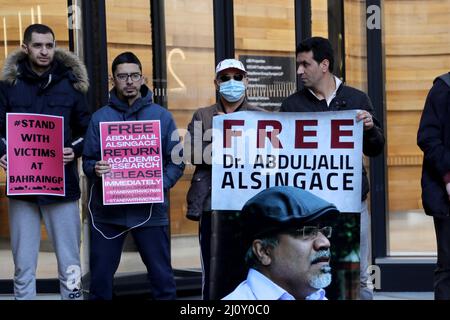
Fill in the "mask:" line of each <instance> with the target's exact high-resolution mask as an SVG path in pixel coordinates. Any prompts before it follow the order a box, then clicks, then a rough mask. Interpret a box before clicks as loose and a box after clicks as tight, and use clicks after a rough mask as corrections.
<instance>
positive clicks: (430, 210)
mask: <svg viewBox="0 0 450 320" xmlns="http://www.w3.org/2000/svg"><path fill="white" fill-rule="evenodd" d="M417 144H418V145H419V147H420V149H422V151H423V153H424V158H423V166H422V180H421V183H422V203H423V208H424V209H425V213H426V214H427V215H431V216H437V217H448V216H449V215H450V203H449V200H448V195H447V192H446V189H445V184H446V182H445V181H444V178H445V176H446V175H447V174H448V173H450V86H448V85H447V84H445V82H444V81H443V80H441V79H440V78H437V79H436V80H435V81H434V84H433V87H432V88H431V90H430V92H429V93H428V96H427V99H426V101H425V107H424V109H423V112H422V117H421V119H420V124H419V130H418V133H417ZM447 182H448V181H447Z"/></svg>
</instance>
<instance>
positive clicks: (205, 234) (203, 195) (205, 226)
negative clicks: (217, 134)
mask: <svg viewBox="0 0 450 320" xmlns="http://www.w3.org/2000/svg"><path fill="white" fill-rule="evenodd" d="M214 84H215V87H216V90H217V91H218V93H219V96H220V99H219V101H218V102H217V103H216V104H213V105H212V106H209V107H204V108H200V109H198V110H197V111H196V112H195V113H194V115H193V117H192V120H191V122H190V123H189V125H188V134H187V135H186V137H185V151H184V154H185V156H186V160H187V161H188V162H190V163H191V164H193V165H195V172H194V175H193V177H192V181H191V186H190V188H189V191H188V194H187V204H188V207H187V214H186V216H187V218H188V219H190V220H194V221H199V222H200V225H199V240H200V248H201V260H202V274H203V288H202V289H203V290H202V293H203V299H204V300H209V299H218V298H221V297H223V292H224V293H228V292H230V291H231V290H230V289H232V288H228V287H223V288H222V287H221V285H220V284H219V283H218V282H217V281H218V278H217V277H210V259H211V251H212V252H217V251H218V248H217V246H215V247H214V248H211V230H212V228H211V225H212V220H214V221H216V222H217V223H220V224H221V226H220V230H221V231H220V232H222V233H223V232H226V233H227V236H228V232H227V230H228V231H229V230H232V229H233V227H232V225H233V222H232V221H233V219H234V218H233V217H235V216H236V215H237V213H235V212H231V213H229V212H227V214H226V215H227V219H226V221H227V222H230V224H228V225H226V224H227V222H225V220H224V219H223V217H222V216H223V215H222V216H221V218H220V219H219V216H217V212H213V211H211V173H212V166H211V146H210V144H211V134H210V133H211V129H212V119H213V117H214V116H215V115H220V114H226V113H232V112H237V111H250V110H254V111H262V109H260V108H258V107H254V106H251V105H250V104H248V102H247V99H246V89H247V85H248V79H247V71H246V70H245V67H244V65H243V64H242V62H240V61H238V60H236V59H225V60H223V61H221V62H219V63H218V64H217V67H216V77H215V79H214ZM205 151H206V152H205ZM212 216H215V218H214V219H212V218H211V217H212ZM216 236H218V235H217V234H216ZM222 236H223V234H221V235H220V237H222ZM229 236H230V237H232V234H231V235H229ZM220 237H219V238H220ZM215 239H217V237H216V238H215ZM214 243H215V244H218V245H219V246H220V251H221V252H225V254H226V251H227V248H222V246H223V245H225V244H224V243H221V242H220V240H219V242H217V241H215V242H214ZM228 243H231V241H230V242H228ZM226 245H228V244H226ZM211 249H212V250H211ZM216 262H217V261H216ZM236 281H238V279H236ZM214 282H215V283H214ZM211 283H214V284H213V286H212V287H213V288H212V289H214V290H212V292H210V284H211ZM229 283H231V284H232V283H233V281H230V282H229Z"/></svg>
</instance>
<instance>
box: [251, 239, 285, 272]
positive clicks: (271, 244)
mask: <svg viewBox="0 0 450 320" xmlns="http://www.w3.org/2000/svg"><path fill="white" fill-rule="evenodd" d="M259 240H260V241H261V245H262V247H263V248H275V247H276V246H277V245H278V242H279V241H278V236H271V237H265V238H262V239H259ZM245 263H246V265H247V266H248V267H249V268H254V269H258V267H259V266H260V265H261V263H260V262H259V259H258V257H257V256H256V255H255V253H254V252H253V245H250V247H249V248H248V250H247V253H246V254H245Z"/></svg>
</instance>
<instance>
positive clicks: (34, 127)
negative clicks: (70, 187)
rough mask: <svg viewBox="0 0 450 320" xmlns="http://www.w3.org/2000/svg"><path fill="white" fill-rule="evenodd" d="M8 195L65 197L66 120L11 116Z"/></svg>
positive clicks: (30, 115)
mask: <svg viewBox="0 0 450 320" xmlns="http://www.w3.org/2000/svg"><path fill="white" fill-rule="evenodd" d="M6 121H7V129H6V141H7V161H8V170H7V182H8V188H7V194H8V195H55V196H64V195H65V189H64V161H63V157H64V155H63V149H64V139H63V136H64V118H63V117H58V116H48V115H38V114H29V113H8V114H7V115H6Z"/></svg>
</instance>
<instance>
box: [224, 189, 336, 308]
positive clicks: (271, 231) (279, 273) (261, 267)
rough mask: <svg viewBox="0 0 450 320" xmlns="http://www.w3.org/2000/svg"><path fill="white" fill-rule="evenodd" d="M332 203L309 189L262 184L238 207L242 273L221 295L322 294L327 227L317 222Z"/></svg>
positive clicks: (292, 297) (268, 297) (280, 296)
mask: <svg viewBox="0 0 450 320" xmlns="http://www.w3.org/2000/svg"><path fill="white" fill-rule="evenodd" d="M338 213H339V211H338V210H337V209H336V207H335V206H334V205H333V204H331V203H329V202H327V201H325V200H323V199H321V198H319V197H317V196H315V195H313V194H311V193H310V192H308V191H305V190H302V189H299V188H294V187H288V186H282V187H273V188H269V189H266V190H264V191H262V192H260V193H258V194H257V195H256V196H254V197H253V198H251V199H250V200H248V201H247V203H246V204H245V205H244V207H243V208H242V216H241V219H242V228H243V230H242V231H243V234H244V238H245V239H246V240H245V244H246V245H248V246H249V247H248V251H247V253H246V255H245V262H246V263H247V265H248V266H249V272H248V275H247V279H246V280H245V281H243V282H242V283H241V284H240V285H239V286H238V287H237V288H236V289H235V290H234V291H233V292H232V293H230V294H229V295H227V296H226V297H225V298H223V300H327V298H326V297H325V290H324V289H323V288H325V287H327V286H328V285H329V284H330V283H331V268H330V265H329V262H330V256H331V255H330V241H329V240H328V238H329V237H330V236H331V231H332V228H331V227H330V226H324V225H320V224H319V223H318V222H319V218H320V220H322V218H324V217H325V216H328V215H330V214H338Z"/></svg>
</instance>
